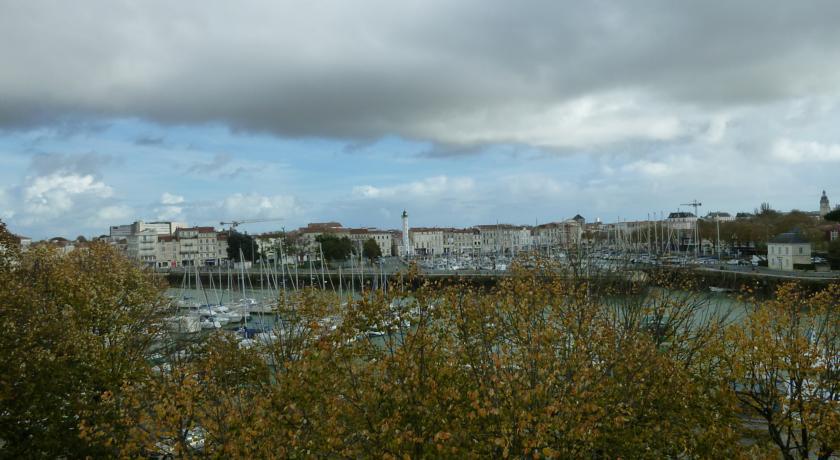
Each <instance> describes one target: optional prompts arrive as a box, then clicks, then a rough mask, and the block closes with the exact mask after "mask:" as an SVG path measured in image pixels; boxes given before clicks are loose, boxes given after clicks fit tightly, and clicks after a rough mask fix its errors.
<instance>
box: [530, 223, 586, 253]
mask: <svg viewBox="0 0 840 460" xmlns="http://www.w3.org/2000/svg"><path fill="white" fill-rule="evenodd" d="M577 217H580V215H577V216H575V217H573V218H572V219H569V220H565V221H563V222H549V223H546V224H540V225H537V226H536V227H534V228H533V230H532V232H531V233H532V242H533V245H534V246H536V247H540V248H546V247H557V246H560V247H564V248H568V247H574V246H577V245H578V244H579V243H580V242H581V238H582V236H583V226H584V225H585V221H581V220H578V219H577ZM581 219H583V218H582V217H581Z"/></svg>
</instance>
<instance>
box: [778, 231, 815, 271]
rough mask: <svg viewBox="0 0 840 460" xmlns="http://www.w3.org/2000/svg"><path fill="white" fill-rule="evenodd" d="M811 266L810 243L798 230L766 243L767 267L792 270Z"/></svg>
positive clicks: (780, 235)
mask: <svg viewBox="0 0 840 460" xmlns="http://www.w3.org/2000/svg"><path fill="white" fill-rule="evenodd" d="M809 264H811V243H810V242H809V241H808V240H807V239H805V237H803V236H802V234H801V233H800V232H799V231H798V230H793V231H790V232H787V233H781V234H779V235H776V237H774V238H773V239H771V240H770V241H769V242H768V243H767V266H768V267H769V268H771V269H773V270H793V269H794V268H795V267H796V266H798V265H809Z"/></svg>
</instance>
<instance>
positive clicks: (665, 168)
mask: <svg viewBox="0 0 840 460" xmlns="http://www.w3.org/2000/svg"><path fill="white" fill-rule="evenodd" d="M622 170H623V171H624V172H629V173H641V174H644V175H647V176H659V177H661V176H667V175H669V174H671V173H673V172H674V171H673V167H672V166H670V165H668V164H666V163H664V162H661V161H649V160H639V161H634V162H632V163H629V164H626V165H624V166H623V167H622Z"/></svg>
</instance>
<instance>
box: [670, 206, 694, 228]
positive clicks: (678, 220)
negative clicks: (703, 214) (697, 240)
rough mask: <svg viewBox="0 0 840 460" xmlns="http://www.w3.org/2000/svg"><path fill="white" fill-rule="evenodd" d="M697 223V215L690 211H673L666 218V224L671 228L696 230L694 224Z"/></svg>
mask: <svg viewBox="0 0 840 460" xmlns="http://www.w3.org/2000/svg"><path fill="white" fill-rule="evenodd" d="M696 223H697V216H695V215H694V214H693V213H690V212H682V211H679V212H672V213H671V214H668V218H667V219H665V226H666V227H668V228H670V229H671V230H691V231H694V225H695V224H696Z"/></svg>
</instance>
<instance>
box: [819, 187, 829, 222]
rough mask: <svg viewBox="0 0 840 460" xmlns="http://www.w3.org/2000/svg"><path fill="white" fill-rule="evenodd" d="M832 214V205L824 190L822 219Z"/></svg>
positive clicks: (821, 199) (821, 208)
mask: <svg viewBox="0 0 840 460" xmlns="http://www.w3.org/2000/svg"><path fill="white" fill-rule="evenodd" d="M830 212H831V204H829V202H828V195H826V194H825V190H823V192H822V196H821V197H820V217H825V215H826V214H828V213H830Z"/></svg>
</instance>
